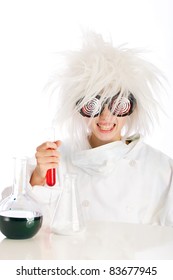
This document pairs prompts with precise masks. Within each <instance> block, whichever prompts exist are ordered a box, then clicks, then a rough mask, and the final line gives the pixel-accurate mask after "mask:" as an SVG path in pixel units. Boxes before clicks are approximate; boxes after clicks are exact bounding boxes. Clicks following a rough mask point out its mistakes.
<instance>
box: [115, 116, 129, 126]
mask: <svg viewBox="0 0 173 280" xmlns="http://www.w3.org/2000/svg"><path fill="white" fill-rule="evenodd" d="M117 119H118V126H119V128H123V126H124V125H125V124H126V122H127V117H122V118H117Z"/></svg>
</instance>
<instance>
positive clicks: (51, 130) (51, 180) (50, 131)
mask: <svg viewBox="0 0 173 280" xmlns="http://www.w3.org/2000/svg"><path fill="white" fill-rule="evenodd" d="M45 137H46V141H52V142H54V141H55V127H47V128H46V129H45ZM56 173H57V170H56V168H51V169H48V170H47V173H46V184H47V186H49V187H53V186H55V185H56V181H57V178H56Z"/></svg>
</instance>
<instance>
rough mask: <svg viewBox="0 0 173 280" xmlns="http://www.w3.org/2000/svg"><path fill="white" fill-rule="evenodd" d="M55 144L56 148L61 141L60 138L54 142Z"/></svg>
mask: <svg viewBox="0 0 173 280" xmlns="http://www.w3.org/2000/svg"><path fill="white" fill-rule="evenodd" d="M54 143H55V144H56V145H57V148H58V147H60V146H61V144H62V142H61V140H57V141H55V142H54Z"/></svg>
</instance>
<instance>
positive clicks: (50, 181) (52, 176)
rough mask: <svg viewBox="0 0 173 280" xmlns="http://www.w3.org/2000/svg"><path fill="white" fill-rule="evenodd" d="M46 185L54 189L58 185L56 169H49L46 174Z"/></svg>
mask: <svg viewBox="0 0 173 280" xmlns="http://www.w3.org/2000/svg"><path fill="white" fill-rule="evenodd" d="M46 184H47V185H48V186H49V187H53V186H54V185H55V184H56V169H55V168H52V169H48V171H47V174H46Z"/></svg>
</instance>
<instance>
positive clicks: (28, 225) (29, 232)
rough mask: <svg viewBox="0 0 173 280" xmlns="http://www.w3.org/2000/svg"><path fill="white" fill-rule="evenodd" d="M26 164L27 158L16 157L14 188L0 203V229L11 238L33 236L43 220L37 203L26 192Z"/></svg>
mask: <svg viewBox="0 0 173 280" xmlns="http://www.w3.org/2000/svg"><path fill="white" fill-rule="evenodd" d="M26 166H27V159H26V158H14V181H13V190H12V193H11V195H10V196H8V197H7V198H5V199H3V200H2V201H1V203H0V231H1V232H2V233H3V234H4V235H5V236H6V237H7V238H11V239H25V238H30V237H33V236H34V235H35V234H36V233H37V232H38V231H39V229H40V228H41V225H42V221H43V215H42V214H41V211H40V209H39V207H38V205H37V203H36V202H35V201H34V200H33V199H32V198H31V197H29V195H28V194H27V192H26V186H27V179H26Z"/></svg>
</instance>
